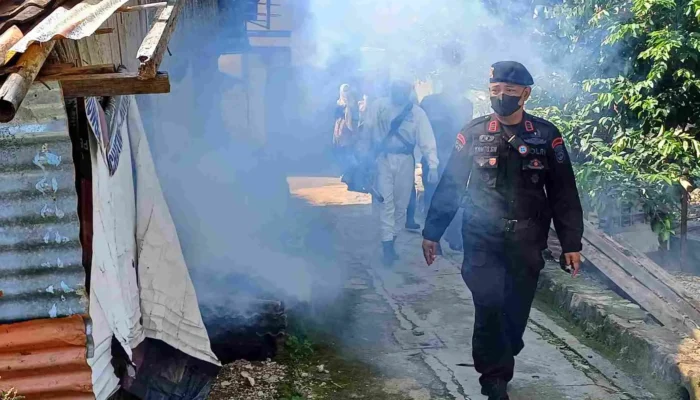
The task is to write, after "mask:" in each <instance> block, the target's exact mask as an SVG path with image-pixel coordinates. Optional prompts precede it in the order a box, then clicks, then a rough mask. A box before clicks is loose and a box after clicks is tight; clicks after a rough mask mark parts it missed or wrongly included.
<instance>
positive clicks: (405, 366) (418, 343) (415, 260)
mask: <svg viewBox="0 0 700 400" xmlns="http://www.w3.org/2000/svg"><path fill="white" fill-rule="evenodd" d="M290 187H291V189H292V193H294V194H295V195H297V196H298V197H300V198H303V199H305V200H306V201H307V202H309V203H310V204H312V205H314V206H327V207H324V208H323V209H322V211H321V215H322V216H323V218H324V219H328V220H331V221H332V224H331V225H332V226H333V227H334V228H333V232H329V234H331V236H332V238H333V246H334V249H335V254H336V257H335V258H336V262H337V263H338V267H341V268H344V269H346V270H347V271H348V274H349V276H348V281H347V283H346V285H345V292H346V294H347V297H348V298H349V299H350V300H348V301H349V302H350V308H351V310H350V313H349V317H348V319H347V321H343V324H342V326H343V329H342V330H341V331H339V332H338V337H339V340H340V343H341V344H342V345H343V348H344V350H345V351H347V352H349V353H350V354H352V355H353V356H356V357H358V358H360V359H362V360H363V361H366V362H367V363H369V364H370V365H372V366H374V367H376V368H378V369H379V370H380V371H381V372H382V374H383V375H384V376H386V382H385V388H384V390H385V391H386V392H387V393H389V394H400V395H402V397H404V398H407V399H414V400H428V399H459V400H462V399H485V397H484V396H482V395H481V394H480V386H479V383H478V375H477V373H476V371H474V369H473V367H472V366H471V364H472V358H471V334H472V326H473V318H474V309H473V305H472V300H471V295H470V293H469V290H468V289H467V288H466V285H465V284H464V282H463V281H462V278H461V275H460V265H459V263H458V262H456V261H455V259H457V258H460V257H440V258H439V259H438V261H437V262H436V263H435V264H433V266H431V267H427V266H426V265H425V262H424V261H423V258H422V253H421V250H420V242H421V237H420V235H419V234H418V233H417V232H408V231H405V232H402V233H401V235H400V236H399V238H398V239H397V252H398V254H399V256H400V260H399V261H398V262H397V263H396V264H395V265H394V266H393V267H391V268H387V267H384V266H382V265H381V263H380V262H379V257H378V256H379V251H380V249H379V246H378V240H377V236H376V235H375V233H374V231H375V227H376V222H375V219H374V218H373V216H372V210H371V206H370V205H368V204H367V199H366V198H363V197H362V196H361V195H358V194H357V193H349V194H348V192H347V191H346V190H345V186H344V185H342V184H339V182H338V181H337V179H331V178H308V179H300V180H292V179H290ZM444 247H446V246H444ZM509 393H510V394H511V398H512V399H514V400H539V399H547V400H560V399H576V400H625V399H653V398H657V397H654V395H652V394H651V393H650V392H649V391H647V390H646V389H645V388H643V387H641V386H640V385H639V384H638V382H635V381H634V380H633V379H632V378H630V377H628V376H626V375H625V373H623V372H622V371H620V370H618V369H617V368H616V367H615V366H614V365H613V364H612V363H610V362H609V361H608V360H607V359H605V358H604V357H603V356H601V355H599V354H597V353H595V352H594V351H593V350H591V349H590V348H588V347H586V346H585V345H583V344H582V343H581V342H580V341H579V340H578V339H577V338H576V337H574V336H572V335H571V334H569V333H568V332H567V331H566V330H564V329H563V328H562V327H560V326H558V325H557V324H556V323H555V322H554V321H552V320H551V319H550V318H548V317H547V316H546V315H545V314H544V313H542V312H540V311H538V310H536V309H533V310H532V313H531V318H530V323H529V324H528V329H527V331H526V333H525V349H524V350H523V352H522V353H521V354H520V356H519V357H517V359H516V370H515V377H514V379H513V381H512V382H511V384H510V387H509Z"/></svg>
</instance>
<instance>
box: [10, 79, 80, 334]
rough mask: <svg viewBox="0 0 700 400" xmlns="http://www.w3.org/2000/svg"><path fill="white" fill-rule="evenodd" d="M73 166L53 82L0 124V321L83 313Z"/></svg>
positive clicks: (41, 87) (38, 88) (32, 92)
mask: <svg viewBox="0 0 700 400" xmlns="http://www.w3.org/2000/svg"><path fill="white" fill-rule="evenodd" d="M77 203H78V197H77V193H76V189H75V167H74V165H73V154H72V145H71V140H70V136H69V134H68V124H67V120H66V111H65V107H64V104H63V96H62V94H61V90H60V88H59V86H58V84H57V83H51V84H48V85H46V86H45V85H43V84H38V83H37V84H34V85H33V86H32V89H31V90H30V92H29V93H28V94H27V98H26V100H25V102H24V104H23V105H22V107H20V110H19V111H18V113H17V117H16V118H15V119H14V120H13V121H12V122H11V123H8V124H0V323H10V322H18V321H27V320H31V319H37V318H57V317H65V316H69V315H74V314H86V313H87V310H86V306H87V297H86V293H85V270H84V268H83V265H82V249H81V245H80V239H79V231H80V224H79V221H78V214H77Z"/></svg>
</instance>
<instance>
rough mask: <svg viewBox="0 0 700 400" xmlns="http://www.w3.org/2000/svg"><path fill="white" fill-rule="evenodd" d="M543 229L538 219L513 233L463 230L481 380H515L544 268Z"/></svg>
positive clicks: (478, 228)
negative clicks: (518, 358)
mask: <svg viewBox="0 0 700 400" xmlns="http://www.w3.org/2000/svg"><path fill="white" fill-rule="evenodd" d="M537 225H540V226H541V224H537ZM541 231H542V229H540V227H537V226H535V223H534V222H533V223H532V225H531V226H529V227H525V228H523V229H521V230H519V231H510V232H509V231H506V230H505V229H502V228H500V227H495V228H494V227H493V226H490V227H484V226H475V225H474V224H468V226H467V227H465V229H464V235H465V238H464V239H465V240H464V241H465V243H464V244H465V246H464V262H463V264H462V278H463V279H464V282H465V283H466V284H467V286H468V287H469V290H470V291H471V293H472V299H473V302H474V309H475V314H474V332H473V336H472V356H473V358H474V367H475V369H476V371H477V372H479V373H480V374H481V377H480V378H479V381H480V382H481V383H482V384H484V383H486V382H488V381H493V380H495V379H503V380H505V381H510V380H511V379H513V369H514V367H515V358H514V357H515V356H517V355H518V354H519V353H520V351H521V350H522V349H523V347H525V343H524V342H523V334H524V332H525V327H526V325H527V321H528V318H529V315H530V307H531V306H532V301H533V299H534V297H535V290H536V289H537V280H538V278H539V274H540V271H541V270H542V268H543V267H544V259H543V258H542V242H543V241H542V238H541ZM544 240H546V236H545V239H544Z"/></svg>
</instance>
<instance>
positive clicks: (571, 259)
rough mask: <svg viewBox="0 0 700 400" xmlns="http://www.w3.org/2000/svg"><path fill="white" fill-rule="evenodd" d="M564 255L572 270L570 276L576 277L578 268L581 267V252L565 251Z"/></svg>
mask: <svg viewBox="0 0 700 400" xmlns="http://www.w3.org/2000/svg"><path fill="white" fill-rule="evenodd" d="M564 257H565V258H566V265H571V267H572V268H573V270H572V271H571V277H572V278H576V275H578V270H579V269H581V253H579V252H578V251H577V252H574V253H565V254H564Z"/></svg>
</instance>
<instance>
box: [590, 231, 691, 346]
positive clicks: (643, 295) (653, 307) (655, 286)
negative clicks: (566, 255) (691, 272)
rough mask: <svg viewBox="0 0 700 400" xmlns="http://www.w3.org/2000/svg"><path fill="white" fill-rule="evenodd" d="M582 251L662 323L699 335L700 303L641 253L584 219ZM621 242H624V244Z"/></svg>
mask: <svg viewBox="0 0 700 400" xmlns="http://www.w3.org/2000/svg"><path fill="white" fill-rule="evenodd" d="M582 244H583V250H582V252H581V254H582V255H583V256H584V257H585V259H586V260H587V261H588V262H589V263H591V264H592V265H593V266H594V267H595V268H597V269H598V270H600V271H601V272H602V273H603V274H604V275H605V276H607V277H608V278H609V279H610V280H611V281H612V282H613V283H615V285H617V286H618V287H619V288H620V289H622V290H623V291H625V293H627V294H628V295H629V296H630V297H631V298H632V299H633V300H634V301H635V302H637V304H639V305H640V306H642V307H643V308H644V309H645V310H647V311H648V312H649V313H650V314H651V315H653V316H654V317H655V318H656V319H657V320H659V321H660V322H661V323H662V324H664V325H666V326H668V327H670V328H672V329H674V330H676V331H679V332H681V333H686V334H689V335H691V336H692V337H695V338H700V330H699V329H698V325H699V324H700V302H699V301H698V300H696V299H694V298H693V297H691V296H690V295H689V294H688V293H687V292H686V291H685V290H684V289H683V288H682V287H681V286H680V285H679V284H678V283H677V282H676V281H675V279H674V278H673V277H672V276H671V275H670V274H669V273H668V272H666V271H665V270H663V269H662V268H661V267H660V266H658V265H656V264H655V263H654V262H653V261H651V260H650V259H649V258H648V257H646V256H645V255H644V254H642V253H641V252H638V251H636V250H634V249H633V248H631V247H630V246H629V245H628V244H627V243H625V242H624V241H622V243H618V242H616V241H614V240H612V239H611V238H609V237H607V236H606V235H605V234H604V233H602V232H600V231H599V230H598V229H596V228H595V227H593V225H592V224H590V223H589V222H588V221H584V234H583V240H582ZM621 244H622V245H621Z"/></svg>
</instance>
